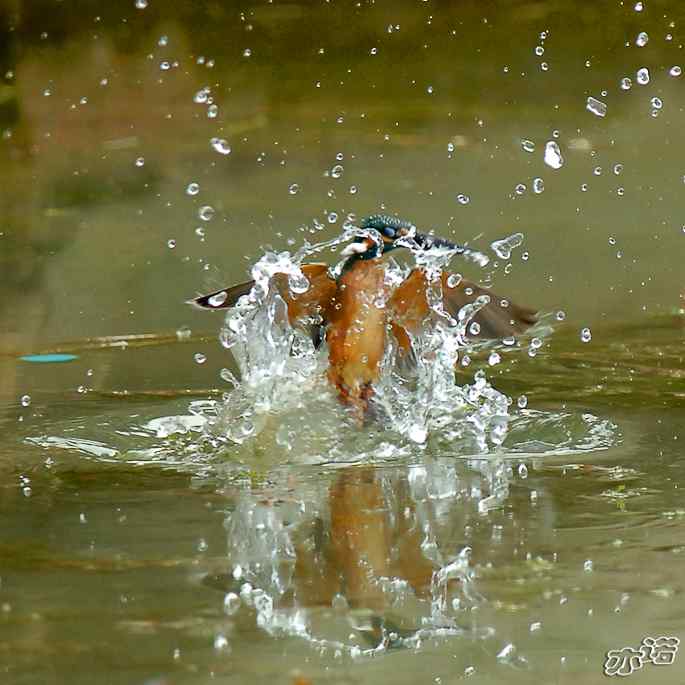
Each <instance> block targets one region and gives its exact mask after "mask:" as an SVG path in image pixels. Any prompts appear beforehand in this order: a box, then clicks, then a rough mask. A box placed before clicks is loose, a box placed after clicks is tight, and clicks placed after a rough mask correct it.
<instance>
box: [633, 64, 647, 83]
mask: <svg viewBox="0 0 685 685" xmlns="http://www.w3.org/2000/svg"><path fill="white" fill-rule="evenodd" d="M635 79H636V80H637V82H638V83H639V84H640V85H641V86H646V85H647V84H648V83H649V69H647V67H641V68H640V69H638V70H637V74H636V75H635Z"/></svg>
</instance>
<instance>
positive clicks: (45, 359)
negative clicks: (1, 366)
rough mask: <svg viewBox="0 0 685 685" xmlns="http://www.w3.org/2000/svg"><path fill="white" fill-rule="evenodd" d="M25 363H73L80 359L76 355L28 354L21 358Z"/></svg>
mask: <svg viewBox="0 0 685 685" xmlns="http://www.w3.org/2000/svg"><path fill="white" fill-rule="evenodd" d="M20 359H21V360H22V361H24V362H36V363H38V364H54V363H58V362H73V361H74V359H78V355H76V354H27V355H26V356H24V357H20Z"/></svg>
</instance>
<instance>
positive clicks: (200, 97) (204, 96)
mask: <svg viewBox="0 0 685 685" xmlns="http://www.w3.org/2000/svg"><path fill="white" fill-rule="evenodd" d="M210 93H211V89H210V87H209V86H205V87H204V88H200V90H198V91H197V93H195V95H194V96H193V102H196V103H197V104H198V105H204V104H205V103H206V102H207V100H208V99H209V94H210Z"/></svg>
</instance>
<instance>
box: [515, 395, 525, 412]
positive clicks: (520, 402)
mask: <svg viewBox="0 0 685 685" xmlns="http://www.w3.org/2000/svg"><path fill="white" fill-rule="evenodd" d="M516 404H517V405H518V408H519V409H525V408H526V407H527V406H528V398H527V397H526V396H525V395H520V396H519V398H518V400H516Z"/></svg>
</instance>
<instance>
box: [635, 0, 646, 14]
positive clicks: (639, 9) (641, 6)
mask: <svg viewBox="0 0 685 685" xmlns="http://www.w3.org/2000/svg"><path fill="white" fill-rule="evenodd" d="M644 8H645V6H644V4H643V2H642V0H638V2H636V3H635V7H634V9H635V11H636V12H642V10H643V9H644Z"/></svg>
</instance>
